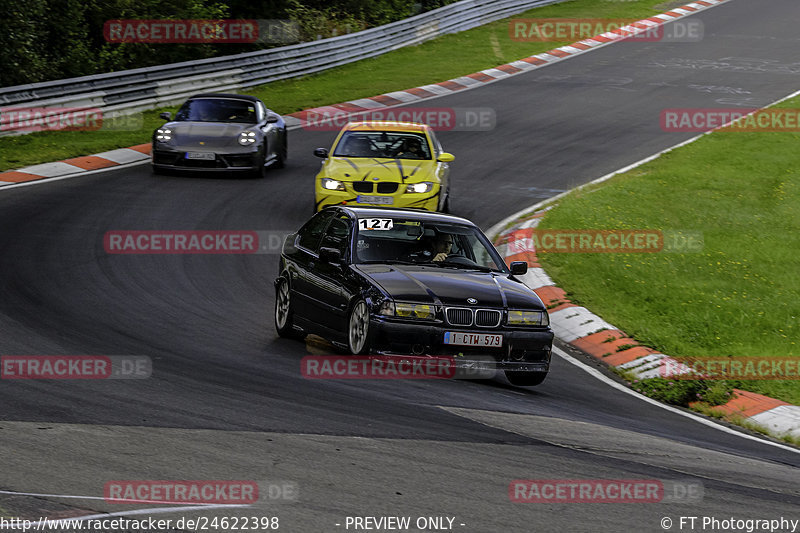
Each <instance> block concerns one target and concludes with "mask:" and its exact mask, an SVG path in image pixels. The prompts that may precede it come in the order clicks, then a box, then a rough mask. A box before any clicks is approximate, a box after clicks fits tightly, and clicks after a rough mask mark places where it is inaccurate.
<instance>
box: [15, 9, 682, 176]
mask: <svg viewBox="0 0 800 533" xmlns="http://www.w3.org/2000/svg"><path fill="white" fill-rule="evenodd" d="M683 3H685V2H682V1H679V2H667V3H663V2H662V3H659V2H656V1H653V0H635V1H630V2H616V1H610V0H572V1H570V2H565V3H562V4H556V5H551V6H545V7H541V8H537V9H534V10H530V11H527V12H525V13H522V14H519V15H515V16H514V17H512V18H533V17H537V18H555V17H561V18H580V17H583V18H617V19H618V18H637V19H638V18H644V17H648V16H652V15H653V14H656V13H660V12H663V11H664V10H667V9H669V8H670V7H673V6H675V5H681V4H683ZM508 20H509V19H505V20H501V21H497V22H493V23H491V24H487V25H485V26H481V27H479V28H475V29H473V30H469V31H465V32H461V33H457V34H452V35H445V36H442V37H439V38H438V39H435V40H432V41H428V42H426V43H423V44H421V45H418V46H412V47H407V48H403V49H400V50H396V51H394V52H390V53H388V54H384V55H382V56H379V57H376V58H373V59H368V60H364V61H360V62H357V63H352V64H350V65H345V66H342V67H338V68H335V69H332V70H330V71H327V72H324V73H321V74H319V75H316V76H308V77H304V78H297V79H292V80H286V81H281V82H274V83H270V84H268V85H264V86H261V87H258V88H254V89H253V90H250V91H248V92H249V93H250V94H254V95H256V96H258V97H260V98H262V99H263V100H264V101H265V102H266V103H267V105H268V106H269V107H270V108H271V109H273V110H275V111H277V112H278V113H283V114H287V113H293V112H295V111H300V110H302V109H308V108H311V107H317V106H321V105H327V104H336V103H340V102H344V101H348V100H353V99H357V98H364V97H368V96H375V95H377V94H382V93H386V92H391V91H398V90H402V89H408V88H411V87H416V86H419V85H427V84H430V83H436V82H440V81H444V80H448V79H451V78H456V77H458V76H463V75H465V74H471V73H473V72H476V71H479V70H483V69H486V68H490V67H493V66H497V65H501V64H504V63H508V62H511V61H515V60H518V59H522V58H523V57H528V56H531V55H534V54H537V53H540V52H544V51H547V50H551V49H553V48H556V47H558V46H562V45H564V44H569V43H566V42H517V41H513V40H511V38H510V35H509V26H508ZM175 110H176V109H175V108H163V109H158V110H155V111H148V112H145V113H143V116H142V127H141V128H138V129H136V130H133V131H114V130H100V131H75V132H41V133H31V134H28V135H22V136H18V137H0V170H10V169H14V168H20V167H24V166H28V165H33V164H36V163H45V162H48V161H57V160H60V159H66V158H70V157H77V156H81V155H89V154H93V153H97V152H102V151H105V150H112V149H114V148H123V147H126V146H131V145H135V144H142V143H147V142H150V135H151V134H152V132H153V130H154V129H155V128H157V127H158V126H160V125H161V124H162V123H163V121H162V120H161V119H159V118H158V114H159V113H160V112H161V111H172V112H173V113H174V112H175Z"/></svg>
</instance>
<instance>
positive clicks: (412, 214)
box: [326, 205, 475, 226]
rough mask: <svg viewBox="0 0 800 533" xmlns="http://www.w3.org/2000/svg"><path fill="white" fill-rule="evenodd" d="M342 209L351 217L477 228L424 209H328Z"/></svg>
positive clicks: (459, 218)
mask: <svg viewBox="0 0 800 533" xmlns="http://www.w3.org/2000/svg"><path fill="white" fill-rule="evenodd" d="M330 208H333V209H340V210H342V211H344V212H345V213H347V214H349V215H350V216H351V217H353V218H356V219H360V218H377V217H403V218H408V219H410V220H422V221H430V222H449V223H451V224H466V225H469V226H475V224H474V223H473V222H472V221H470V220H467V219H466V218H461V217H457V216H454V215H447V214H445V213H438V212H433V211H425V210H423V209H397V208H391V207H350V206H347V205H336V206H331V207H329V208H326V209H330Z"/></svg>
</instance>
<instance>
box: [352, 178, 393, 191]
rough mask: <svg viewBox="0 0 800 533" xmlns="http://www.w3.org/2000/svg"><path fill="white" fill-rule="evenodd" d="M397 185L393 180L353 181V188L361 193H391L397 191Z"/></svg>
mask: <svg viewBox="0 0 800 533" xmlns="http://www.w3.org/2000/svg"><path fill="white" fill-rule="evenodd" d="M375 185H377V187H375ZM397 186H398V183H397V182H395V181H380V182H378V183H373V182H371V181H354V182H353V190H354V191H356V192H361V193H371V192H377V193H378V194H393V193H395V192H397ZM375 189H377V190H375Z"/></svg>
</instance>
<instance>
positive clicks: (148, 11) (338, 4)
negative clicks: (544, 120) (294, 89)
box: [0, 0, 454, 87]
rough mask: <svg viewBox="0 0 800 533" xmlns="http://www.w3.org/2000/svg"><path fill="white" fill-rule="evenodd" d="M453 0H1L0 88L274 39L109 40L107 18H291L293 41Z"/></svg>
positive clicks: (237, 49)
mask: <svg viewBox="0 0 800 533" xmlns="http://www.w3.org/2000/svg"><path fill="white" fill-rule="evenodd" d="M452 1H454V0H169V1H164V0H24V1H19V0H0V49H1V50H2V54H0V87H8V86H14V85H23V84H27V83H35V82H40V81H48V80H56V79H63V78H73V77H78V76H86V75H91V74H98V73H102V72H113V71H118V70H127V69H132V68H140V67H149V66H153V65H162V64H167V63H176V62H180V61H192V60H198V59H204V58H208V57H216V56H224V55H230V54H237V53H241V52H249V51H253V50H258V49H262V48H267V47H270V46H276V44H274V43H273V44H265V43H254V44H205V43H204V44H188V43H187V44H175V43H172V44H167V43H163V44H161V43H159V44H146V43H109V42H107V41H106V40H105V38H104V36H103V25H104V23H105V22H106V21H107V20H114V19H212V20H213V19H229V18H230V19H290V20H293V21H294V22H296V23H297V25H298V27H299V29H300V36H299V37H300V40H302V41H309V40H315V39H319V38H325V37H331V36H335V35H342V34H345V33H352V32H355V31H360V30H363V29H366V28H369V27H373V26H377V25H381V24H387V23H389V22H393V21H396V20H400V19H403V18H406V17H410V16H412V15H415V14H418V13H422V12H424V11H429V10H431V9H435V8H437V7H441V6H442V5H445V4H448V3H451V2H452Z"/></svg>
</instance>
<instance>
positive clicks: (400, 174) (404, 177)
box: [323, 157, 436, 183]
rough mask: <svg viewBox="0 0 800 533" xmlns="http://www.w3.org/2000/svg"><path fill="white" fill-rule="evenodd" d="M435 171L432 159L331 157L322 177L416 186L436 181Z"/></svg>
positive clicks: (327, 161)
mask: <svg viewBox="0 0 800 533" xmlns="http://www.w3.org/2000/svg"><path fill="white" fill-rule="evenodd" d="M435 169H436V162H435V161H434V160H432V159H431V160H416V159H389V158H379V159H372V158H365V157H330V158H328V159H327V160H326V161H325V164H324V166H323V171H324V174H323V176H325V177H328V178H333V179H336V180H339V181H360V180H370V181H393V182H399V183H415V182H419V181H435V175H436V173H435ZM376 178H377V179H376Z"/></svg>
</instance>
